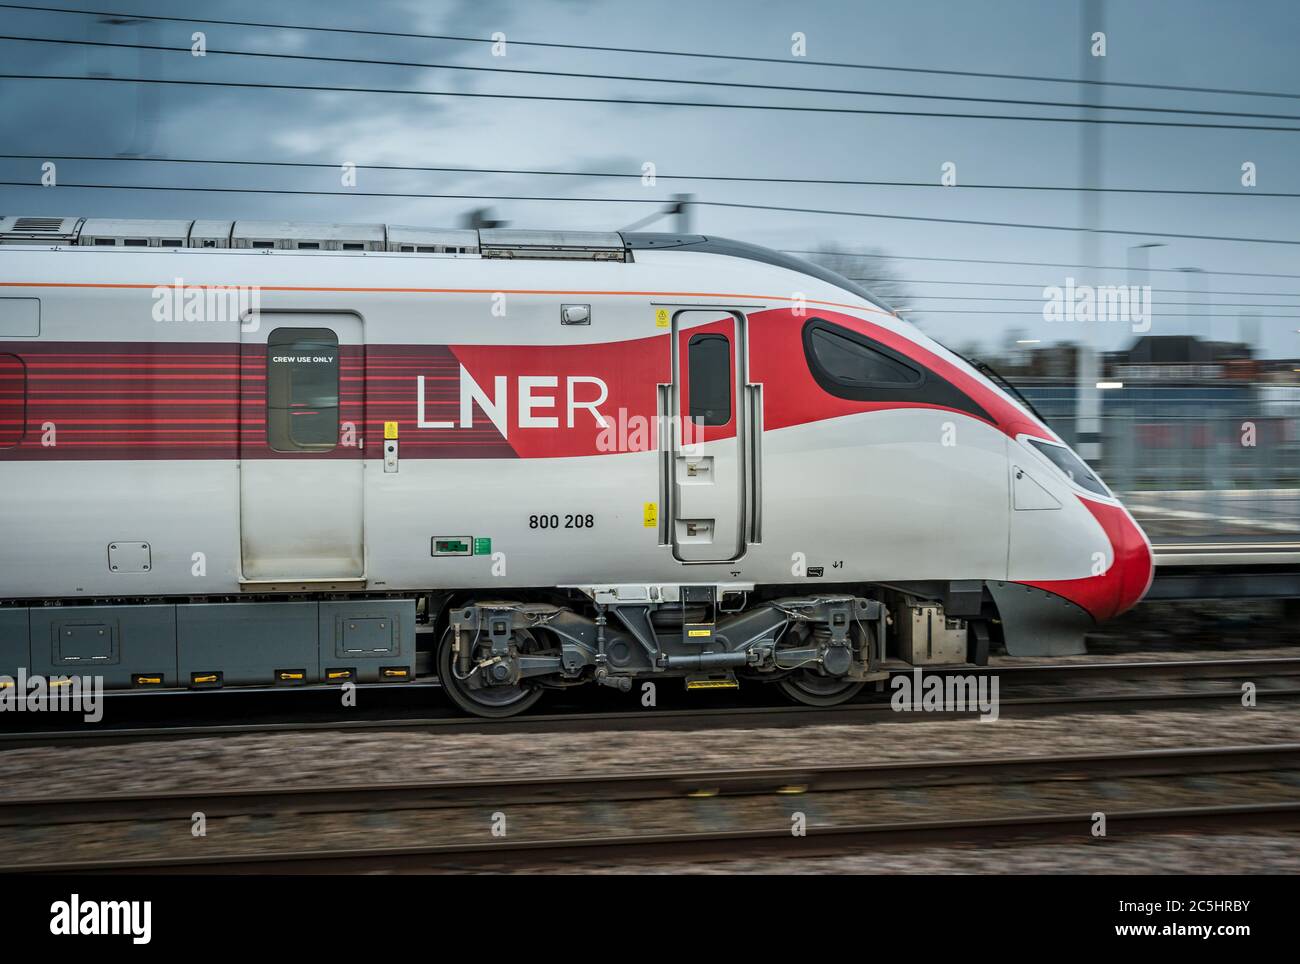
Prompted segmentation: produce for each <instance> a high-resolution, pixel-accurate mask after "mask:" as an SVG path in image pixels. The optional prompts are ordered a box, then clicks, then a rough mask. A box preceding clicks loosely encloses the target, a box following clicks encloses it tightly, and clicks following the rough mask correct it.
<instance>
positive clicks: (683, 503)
mask: <svg viewBox="0 0 1300 964" xmlns="http://www.w3.org/2000/svg"><path fill="white" fill-rule="evenodd" d="M670 343H671V345H672V349H671V351H672V379H673V380H672V384H671V386H670V389H669V397H670V398H669V404H670V414H671V416H672V417H671V418H670V428H671V432H670V440H669V441H670V450H669V452H668V458H667V460H666V469H667V475H668V488H669V491H668V493H667V495H668V501H669V512H668V520H667V521H668V540H669V542H670V543H671V545H672V549H673V556H674V557H675V558H676V559H678V560H679V561H681V562H729V561H731V560H733V559H738V558H739V557H740V556H741V555H742V554H743V553H744V551H745V544H746V536H747V528H748V527H747V507H748V503H749V500H750V497H751V485H750V482H751V480H750V479H749V476H750V475H751V474H752V465H753V463H752V459H751V453H750V452H749V451H748V450H747V445H748V444H749V441H748V439H747V429H748V425H749V417H750V415H749V413H748V412H747V408H748V404H747V395H746V392H745V358H746V352H745V343H744V315H743V314H741V313H739V312H731V311H724V310H717V309H711V310H696V309H689V310H682V311H677V312H675V313H674V314H673V318H672V339H671V342H670Z"/></svg>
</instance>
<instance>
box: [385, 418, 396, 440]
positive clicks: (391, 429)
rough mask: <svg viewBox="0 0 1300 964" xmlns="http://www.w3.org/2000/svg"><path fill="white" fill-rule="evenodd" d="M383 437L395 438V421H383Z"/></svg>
mask: <svg viewBox="0 0 1300 964" xmlns="http://www.w3.org/2000/svg"><path fill="white" fill-rule="evenodd" d="M384 438H385V439H395V438H397V423H396V422H385V423H384Z"/></svg>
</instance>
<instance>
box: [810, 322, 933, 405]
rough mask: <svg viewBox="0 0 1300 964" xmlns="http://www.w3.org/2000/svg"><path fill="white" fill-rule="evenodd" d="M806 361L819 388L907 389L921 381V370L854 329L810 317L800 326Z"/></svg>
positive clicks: (835, 392)
mask: <svg viewBox="0 0 1300 964" xmlns="http://www.w3.org/2000/svg"><path fill="white" fill-rule="evenodd" d="M804 350H805V352H806V353H807V355H808V363H809V366H810V367H811V368H812V371H813V374H814V375H815V376H817V380H818V381H819V382H821V383H822V387H823V388H825V389H826V390H827V391H829V392H831V393H832V394H836V395H838V394H841V393H840V392H837V391H835V389H836V388H840V389H848V390H854V389H863V388H908V387H912V386H916V385H919V384H921V381H922V380H923V378H924V376H923V375H922V373H921V372H920V371H919V370H918V369H916V368H913V367H912V366H911V365H909V364H908V363H907V362H905V361H904V360H903V359H902V358H901V357H900V356H899V355H897V354H896V353H895V352H892V351H890V350H889V349H887V348H885V346H883V345H875V344H872V343H869V341H868V339H866V338H864V337H863V336H861V335H858V334H856V333H855V332H851V331H848V330H846V329H843V328H836V327H833V326H832V325H829V324H827V323H826V322H824V321H821V320H820V319H813V321H811V322H809V324H808V326H807V327H806V328H805V329H804Z"/></svg>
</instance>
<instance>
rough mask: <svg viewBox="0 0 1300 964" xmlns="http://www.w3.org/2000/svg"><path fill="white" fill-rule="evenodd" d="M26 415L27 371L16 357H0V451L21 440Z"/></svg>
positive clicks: (11, 446)
mask: <svg viewBox="0 0 1300 964" xmlns="http://www.w3.org/2000/svg"><path fill="white" fill-rule="evenodd" d="M26 415H27V369H26V367H25V366H24V365H23V363H22V360H21V359H20V358H18V357H17V356H16V355H0V449H7V448H13V447H14V446H15V445H17V444H18V443H19V442H21V441H22V440H23V427H24V423H25V421H26Z"/></svg>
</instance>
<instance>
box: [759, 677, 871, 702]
mask: <svg viewBox="0 0 1300 964" xmlns="http://www.w3.org/2000/svg"><path fill="white" fill-rule="evenodd" d="M776 685H777V686H779V687H780V688H781V692H782V693H784V694H785V695H786V696H788V697H789V698H790V699H792V700H794V701H795V702H796V703H802V704H803V705H804V706H838V705H839V704H841V703H845V702H847V701H849V700H851V699H853V697H855V696H857V695H858V693H860V692H861V691H862V687H864V686H866V685H867V684H866V683H857V682H854V681H853V680H847V679H842V678H840V677H836V676H824V675H822V674H821V673H818V672H817V671H816V670H811V669H804V670H798V671H797V672H794V673H791V674H790V675H789V676H783V677H781V679H779V680H777V681H776Z"/></svg>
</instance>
